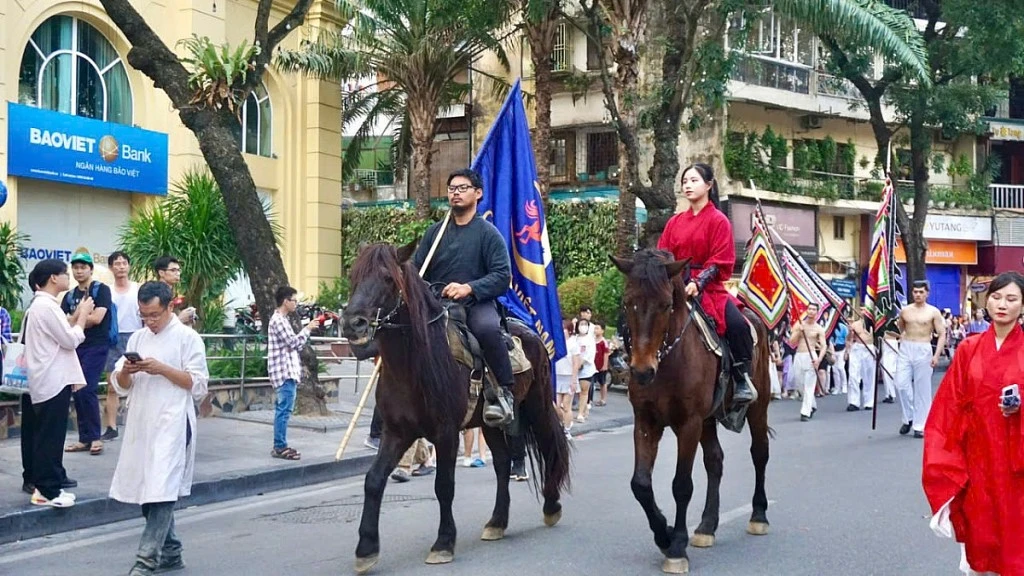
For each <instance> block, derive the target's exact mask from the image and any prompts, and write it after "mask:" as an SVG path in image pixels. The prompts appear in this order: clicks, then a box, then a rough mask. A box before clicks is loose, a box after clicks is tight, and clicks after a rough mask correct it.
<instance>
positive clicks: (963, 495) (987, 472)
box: [922, 272, 1024, 575]
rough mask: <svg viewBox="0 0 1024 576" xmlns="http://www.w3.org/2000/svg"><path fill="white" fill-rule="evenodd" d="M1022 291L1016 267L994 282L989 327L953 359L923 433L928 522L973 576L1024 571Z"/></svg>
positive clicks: (1022, 279)
mask: <svg viewBox="0 0 1024 576" xmlns="http://www.w3.org/2000/svg"><path fill="white" fill-rule="evenodd" d="M1022 293H1024V275H1021V274H1020V273H1019V272H1007V273H1004V274H1001V275H1000V276H998V277H997V278H996V279H995V280H993V281H992V283H991V284H990V286H989V295H988V302H987V303H986V309H987V311H988V315H989V317H990V318H991V322H992V325H991V326H990V327H989V329H988V330H987V331H985V332H984V333H982V334H977V335H973V336H970V337H968V338H967V339H966V340H965V341H964V342H963V343H962V344H961V349H960V351H959V352H957V354H955V355H954V356H953V362H952V365H951V366H950V368H949V370H948V372H946V376H945V377H944V378H943V379H942V384H941V385H940V386H939V391H938V393H937V394H936V396H935V399H934V402H933V404H932V408H931V412H930V414H929V416H928V421H927V423H926V425H925V430H924V464H923V470H922V484H923V487H924V492H925V495H926V496H927V497H928V503H929V504H930V506H931V510H932V513H933V514H934V516H933V517H932V521H931V527H932V529H933V530H934V531H935V533H936V534H938V535H940V536H945V537H953V538H956V540H957V541H958V542H960V543H961V544H962V548H961V553H962V557H961V563H960V567H961V570H963V571H964V572H966V573H968V574H974V573H976V572H977V573H995V574H1004V575H1010V574H1024V547H1022V546H1021V534H1024V435H1022V434H1024V433H1022V429H1021V413H1020V404H1021V398H1020V386H1021V385H1022V384H1024V332H1022V331H1021V330H1020V329H1019V327H1018V323H1019V322H1020V318H1021V314H1022V303H1021V302H1022V297H1024V296H1022Z"/></svg>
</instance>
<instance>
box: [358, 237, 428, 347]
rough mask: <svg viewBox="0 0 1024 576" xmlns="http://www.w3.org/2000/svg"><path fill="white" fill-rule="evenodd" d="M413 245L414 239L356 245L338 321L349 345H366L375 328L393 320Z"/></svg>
mask: <svg viewBox="0 0 1024 576" xmlns="http://www.w3.org/2000/svg"><path fill="white" fill-rule="evenodd" d="M416 244H417V241H416V240H414V241H413V242H411V243H409V244H407V245H405V246H402V247H400V248H395V247H394V246H391V245H390V244H367V245H363V246H360V248H359V254H358V255H357V256H356V261H355V262H354V263H353V264H352V270H351V272H350V273H349V285H350V286H351V294H350V297H349V301H348V305H347V306H346V307H345V311H344V313H343V314H342V322H341V327H342V334H343V335H344V336H345V338H348V340H349V342H351V343H352V344H353V345H355V346H365V345H367V344H369V343H370V341H371V340H373V339H374V337H375V336H376V334H377V329H378V328H380V327H381V326H382V325H386V324H387V323H388V322H390V321H391V320H392V319H394V318H395V317H396V316H397V314H398V312H399V308H401V307H402V304H403V303H405V302H406V300H405V298H404V296H403V295H405V294H406V293H407V276H408V271H407V270H405V268H406V267H407V263H408V262H409V259H410V258H411V257H412V255H413V253H414V252H415V251H416ZM413 274H415V273H413Z"/></svg>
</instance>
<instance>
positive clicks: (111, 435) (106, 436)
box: [100, 426, 117, 442]
mask: <svg viewBox="0 0 1024 576" xmlns="http://www.w3.org/2000/svg"><path fill="white" fill-rule="evenodd" d="M100 440H103V441H104V442H110V441H111V440H117V428H111V427H109V426H108V427H107V431H106V432H104V433H103V436H100Z"/></svg>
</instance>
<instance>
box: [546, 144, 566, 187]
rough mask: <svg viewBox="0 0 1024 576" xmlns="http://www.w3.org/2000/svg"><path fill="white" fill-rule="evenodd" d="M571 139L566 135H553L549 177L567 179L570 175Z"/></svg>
mask: <svg viewBox="0 0 1024 576" xmlns="http://www.w3.org/2000/svg"><path fill="white" fill-rule="evenodd" d="M568 148H569V139H568V138H567V137H566V135H564V134H563V135H558V136H552V137H551V163H550V168H549V170H550V171H549V173H548V177H549V178H551V179H552V180H565V179H566V178H568V176H569V154H568Z"/></svg>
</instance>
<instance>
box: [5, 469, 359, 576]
mask: <svg viewBox="0 0 1024 576" xmlns="http://www.w3.org/2000/svg"><path fill="white" fill-rule="evenodd" d="M362 485H363V480H362V479H360V480H358V481H354V482H347V483H345V484H337V485H333V486H324V487H323V488H318V489H314V490H309V487H305V488H295V489H292V490H289V491H283V492H273V493H269V494H268V495H265V496H250V497H248V498H245V499H243V500H228V501H226V502H220V503H217V504H211V505H207V506H193V507H189V508H185V509H183V510H177V511H175V516H176V517H175V519H174V522H175V524H180V525H184V526H187V525H190V524H195V523H196V522H201V521H203V520H209V519H211V518H218V517H220V516H226V515H228V514H235V513H238V512H243V511H245V510H251V509H253V508H259V507H262V506H267V505H268V504H281V503H286V502H290V501H292V500H300V499H301V500H308V499H309V498H315V497H317V496H320V495H323V494H326V493H328V492H337V491H345V490H349V489H351V488H355V487H357V486H362ZM268 496H270V497H269V498H268ZM246 500H249V501H248V502H246ZM128 524H131V525H130V526H128ZM141 525H142V519H141V518H139V519H135V520H122V521H121V522H116V523H114V524H108V525H106V526H97V527H95V528H87V529H86V530H85V531H93V530H104V529H110V528H111V527H117V526H124V527H123V528H116V529H115V530H114V531H113V532H106V533H104V534H99V535H96V536H91V537H88V538H84V539H81V540H74V541H71V542H59V543H54V544H52V545H45V544H44V545H43V546H42V547H41V548H36V549H32V550H25V551H24V552H4V550H5V549H10V548H17V547H20V546H24V545H32V544H34V543H40V542H44V541H45V540H54V539H60V538H62V537H63V538H67V537H73V535H74V534H76V532H64V533H61V534H55V535H52V536H43V537H41V538H34V539H32V540H26V541H22V542H15V543H12V544H8V545H6V546H0V552H2V554H0V566H3V565H5V564H14V563H16V562H23V561H25V560H30V559H32V558H38V557H39V556H49V555H51V554H55V553H60V552H67V551H71V550H76V549H79V548H85V547H88V546H94V545H97V544H103V543H106V542H110V541H113V540H117V539H118V538H124V537H126V536H131V535H138V534H139V528H141Z"/></svg>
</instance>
